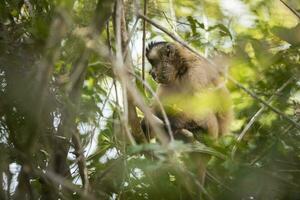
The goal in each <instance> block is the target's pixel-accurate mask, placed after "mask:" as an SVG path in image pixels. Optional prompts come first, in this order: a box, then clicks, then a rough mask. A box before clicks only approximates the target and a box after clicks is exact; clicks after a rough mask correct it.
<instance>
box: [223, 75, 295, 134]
mask: <svg viewBox="0 0 300 200" xmlns="http://www.w3.org/2000/svg"><path fill="white" fill-rule="evenodd" d="M228 79H229V80H230V81H232V82H233V83H234V84H235V85H237V86H238V87H239V88H241V89H242V90H244V91H245V92H246V93H247V94H249V95H250V96H251V97H252V98H254V99H256V100H257V101H259V102H260V103H262V104H263V105H265V106H266V107H267V108H269V109H270V110H271V111H273V112H274V113H276V114H277V115H279V116H281V117H282V118H283V119H285V120H286V121H287V122H289V123H291V124H293V125H294V126H296V127H297V128H298V129H300V124H299V123H297V122H296V121H294V120H293V119H291V118H289V117H288V116H287V115H286V114H284V113H283V112H281V111H280V110H278V109H277V108H275V107H273V106H271V105H270V104H268V102H267V101H265V100H263V99H261V98H259V97H258V96H257V95H256V94H255V93H254V92H252V91H251V90H249V89H247V88H246V87H245V86H243V85H242V84H241V83H239V82H237V81H236V80H235V79H233V78H232V77H230V76H228Z"/></svg>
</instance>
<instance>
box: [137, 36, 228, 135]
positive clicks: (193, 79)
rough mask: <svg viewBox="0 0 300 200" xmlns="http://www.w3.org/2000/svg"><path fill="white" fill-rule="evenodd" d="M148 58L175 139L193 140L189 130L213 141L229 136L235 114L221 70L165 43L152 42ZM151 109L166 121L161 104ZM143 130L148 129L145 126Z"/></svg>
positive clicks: (181, 47)
mask: <svg viewBox="0 0 300 200" xmlns="http://www.w3.org/2000/svg"><path fill="white" fill-rule="evenodd" d="M146 57H147V59H148V61H149V62H150V64H151V66H152V68H151V70H150V75H151V76H152V78H153V79H154V80H155V81H156V82H157V83H158V86H157V91H156V93H157V96H158V98H159V99H160V101H161V102H162V104H163V107H164V109H165V111H166V113H167V117H168V119H169V122H170V126H171V130H172V132H173V135H174V138H175V139H178V138H179V139H182V138H183V139H182V140H185V139H187V141H190V140H191V136H190V135H189V136H187V134H186V131H185V130H188V131H190V132H192V133H193V134H195V132H205V133H207V135H208V136H209V137H211V138H213V139H216V138H218V137H220V136H222V135H225V134H227V133H228V131H229V126H230V123H231V121H232V118H233V111H232V106H231V104H232V103H231V99H230V94H229V91H228V89H227V88H226V86H225V85H224V84H223V83H222V79H221V75H220V71H221V70H220V68H216V67H215V66H213V65H212V64H211V63H209V62H207V61H206V60H205V59H203V58H199V57H198V56H197V55H195V54H194V53H193V52H190V51H189V50H188V49H186V48H185V47H183V46H181V45H179V44H175V43H171V42H165V41H162V42H151V43H150V44H149V45H148V46H147V48H146ZM151 107H152V110H153V113H154V115H155V116H157V117H158V118H159V119H161V120H163V117H162V112H161V109H160V107H159V106H158V104H157V103H155V102H154V103H153V105H152V106H151ZM197 107H200V109H198V111H197ZM142 129H143V130H145V124H144V123H142ZM145 132H147V131H145ZM148 135H149V134H148ZM150 135H151V134H150ZM152 137H153V135H152ZM192 140H193V139H192Z"/></svg>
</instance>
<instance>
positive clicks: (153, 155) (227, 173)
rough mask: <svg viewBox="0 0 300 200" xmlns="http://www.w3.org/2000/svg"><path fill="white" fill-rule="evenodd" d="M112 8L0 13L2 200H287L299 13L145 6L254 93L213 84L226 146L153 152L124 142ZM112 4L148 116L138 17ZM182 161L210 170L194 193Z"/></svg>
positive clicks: (66, 1)
mask: <svg viewBox="0 0 300 200" xmlns="http://www.w3.org/2000/svg"><path fill="white" fill-rule="evenodd" d="M116 2H122V1H119V0H118V1H110V0H103V1H102V0H99V1H96V0H85V1H83V0H61V1H47V0H39V1H37V0H24V1H23V0H15V1H9V0H2V1H0V153H1V157H0V179H1V181H2V184H1V187H0V199H98V198H101V199H298V198H299V196H300V192H299V191H300V181H299V180H300V170H299V169H300V142H299V141H300V132H299V128H298V127H296V126H294V125H295V124H292V123H290V122H289V121H287V120H285V118H284V117H283V115H285V116H287V117H288V118H290V119H292V120H294V121H295V122H297V123H298V124H299V123H300V122H299V110H300V95H299V94H300V80H299V77H300V28H299V27H300V24H299V20H300V18H299V9H300V3H299V2H298V1H297V0H289V1H284V2H285V3H286V5H285V4H283V3H282V2H283V1H276V3H274V1H270V0H267V1H261V0H255V1H247V0H245V1H241V0H230V1H225V0H220V1H208V0H203V1H200V2H199V1H193V0H192V1H187V0H180V1H179V0H178V1H166V2H165V1H157V0H151V1H148V4H147V16H148V17H149V18H151V19H152V20H154V21H156V22H159V24H160V25H162V26H163V27H166V28H167V29H169V30H170V32H171V33H173V34H176V35H177V36H178V37H180V38H182V39H183V40H184V41H186V42H187V43H188V44H189V45H190V46H193V47H194V48H195V49H197V50H198V51H199V52H200V53H202V54H203V55H204V56H208V57H212V58H213V57H214V55H215V54H226V55H227V57H229V58H230V59H229V60H230V63H229V72H228V73H229V75H230V76H231V77H233V78H234V79H235V80H238V81H239V82H240V83H241V84H242V85H243V86H245V87H246V88H248V89H249V90H250V91H252V92H254V93H255V94H256V98H253V97H251V96H249V95H248V94H247V93H245V92H244V91H243V90H242V89H241V88H240V87H238V86H237V85H236V84H234V83H233V82H232V81H230V79H228V80H227V79H226V77H225V78H224V79H225V81H226V83H227V86H228V87H229V89H230V91H231V96H232V99H233V102H234V103H233V105H234V111H235V120H234V122H233V124H232V127H231V132H232V134H230V135H227V136H225V137H223V138H220V139H219V140H218V141H211V140H210V139H209V138H204V140H203V141H204V142H203V141H202V142H203V143H205V145H204V144H201V143H197V144H187V143H183V142H182V141H173V142H171V143H169V144H167V145H164V144H161V143H159V142H156V143H138V144H135V143H134V142H132V140H130V135H131V133H132V135H134V131H135V129H134V126H133V125H132V124H130V123H131V121H130V109H131V108H130V106H131V102H130V98H129V99H126V98H127V96H130V90H132V89H128V88H127V90H126V86H128V84H127V85H126V83H125V82H126V81H125V82H124V81H122V80H123V79H122V76H123V77H125V78H126V77H127V76H126V75H125V74H126V73H125V74H121V76H120V75H119V74H118V72H119V71H118V69H119V68H122V66H121V67H120V59H119V58H118V56H115V55H118V51H119V50H120V46H118V40H119V39H118V30H117V28H118V27H117V24H118V23H116V20H117V19H118V17H120V16H118V14H120V13H119V12H116V9H117V6H115V3H116ZM138 2H139V1H138ZM123 3H124V7H121V8H122V9H123V10H124V11H125V15H124V17H125V18H124V21H123V22H124V23H126V26H127V28H128V32H129V34H128V35H127V36H129V40H130V42H129V43H128V44H129V45H128V48H127V49H126V48H124V44H121V46H122V45H123V46H122V48H123V56H124V55H127V56H124V58H126V59H124V62H125V66H127V67H128V66H132V69H133V70H132V69H130V68H129V69H130V71H131V72H133V73H134V74H135V77H136V87H137V88H138V90H137V91H139V92H140V94H139V95H140V96H141V97H142V98H141V99H143V100H145V102H147V104H149V102H151V100H150V99H151V98H154V97H153V92H151V91H150V90H149V89H152V90H155V88H156V84H155V82H154V81H153V80H152V79H151V77H150V76H148V75H146V82H147V85H146V87H144V86H143V84H142V81H141V79H142V78H141V77H142V72H141V69H142V65H141V60H142V54H141V52H142V51H141V49H142V43H143V42H142V40H141V38H142V30H141V27H142V23H139V22H140V21H142V19H139V21H138V23H137V28H134V23H135V21H136V20H137V19H138V18H137V16H136V12H135V9H136V7H135V5H136V4H135V3H134V2H133V1H131V0H129V1H124V2H123ZM140 3H141V4H143V2H140ZM297 13H298V16H297ZM120 15H121V14H120ZM123 22H122V23H123ZM125 33H126V30H125V29H124V26H123V29H122V31H121V35H122V37H123V39H124V37H125V36H124V34H125ZM131 33H132V34H131ZM162 39H165V40H171V39H170V38H168V37H167V35H166V34H164V33H163V32H162V31H161V30H159V29H157V28H155V27H154V26H152V25H151V24H150V23H147V24H146V43H147V42H148V41H151V40H162ZM121 42H123V43H124V41H121ZM126 42H128V41H126ZM126 42H125V43H126ZM125 47H126V45H125ZM124 49H126V51H125V52H126V53H127V54H126V53H124ZM122 62H123V61H122ZM122 62H121V65H122ZM148 67H149V66H148V64H147V63H146V68H148ZM125 80H126V79H125ZM130 80H131V79H130ZM133 85H134V84H133ZM134 87H135V85H134ZM258 99H263V100H265V101H267V102H268V104H269V105H270V106H272V107H274V108H277V109H278V110H279V111H281V114H278V113H274V112H273V111H272V110H270V109H268V108H266V107H265V106H263V105H262V104H261V103H260V102H259V101H258ZM269 99H271V100H270V101H269ZM193 105H194V104H193ZM187 106H188V105H187ZM137 107H138V108H135V107H134V109H133V110H135V111H136V113H137V116H138V117H139V118H141V117H142V116H143V115H144V114H143V112H142V109H141V108H140V107H139V106H137ZM202 107H203V105H202ZM202 107H201V106H199V108H198V109H201V108H202ZM262 107H264V108H262ZM261 108H262V111H260V112H259V114H257V115H255V114H256V113H257V112H258V110H259V109H261ZM191 109H192V110H194V111H195V110H197V108H194V107H193V108H191ZM128 112H129V115H127V114H128ZM131 114H132V113H131ZM128 118H129V120H128ZM250 122H251V123H252V124H251V126H249V129H248V128H247V130H246V131H245V132H244V133H243V130H244V129H245V128H246V127H247V125H248V123H250ZM128 123H129V124H128ZM130 125H131V126H130ZM241 133H243V134H241ZM130 141H131V143H130ZM193 155H205V157H207V160H208V166H207V171H208V172H207V178H206V182H205V185H203V186H202V185H201V184H199V182H198V181H197V178H196V174H195V168H197V166H196V164H195V160H194V159H193Z"/></svg>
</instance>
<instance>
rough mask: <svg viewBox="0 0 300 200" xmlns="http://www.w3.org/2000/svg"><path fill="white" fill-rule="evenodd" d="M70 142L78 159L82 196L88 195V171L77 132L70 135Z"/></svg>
mask: <svg viewBox="0 0 300 200" xmlns="http://www.w3.org/2000/svg"><path fill="white" fill-rule="evenodd" d="M72 142H73V144H74V149H75V154H76V157H77V159H78V168H79V174H80V177H81V180H82V185H83V191H84V194H88V192H89V190H90V182H89V178H88V169H87V166H86V160H85V156H84V153H83V147H82V144H81V140H80V137H79V132H78V131H75V133H74V134H73V135H72Z"/></svg>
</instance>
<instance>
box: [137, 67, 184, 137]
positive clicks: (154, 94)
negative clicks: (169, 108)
mask: <svg viewBox="0 0 300 200" xmlns="http://www.w3.org/2000/svg"><path fill="white" fill-rule="evenodd" d="M131 74H132V75H134V76H135V77H136V78H137V79H138V80H139V81H141V83H142V84H143V86H144V87H146V89H147V90H148V91H149V92H150V93H151V94H152V96H153V97H154V98H155V101H156V102H157V104H158V106H159V109H160V111H161V113H162V116H163V119H164V124H165V125H166V127H167V132H168V134H169V137H170V140H171V141H173V140H174V137H173V132H172V129H171V124H170V121H169V119H168V116H167V113H166V111H165V109H164V107H163V105H162V103H161V101H160V99H159V98H158V96H157V94H156V93H155V92H154V91H153V89H152V88H151V87H150V85H149V84H148V83H147V82H146V81H145V80H143V79H141V78H140V77H139V76H137V75H136V74H134V73H131ZM187 131H188V130H187Z"/></svg>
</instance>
